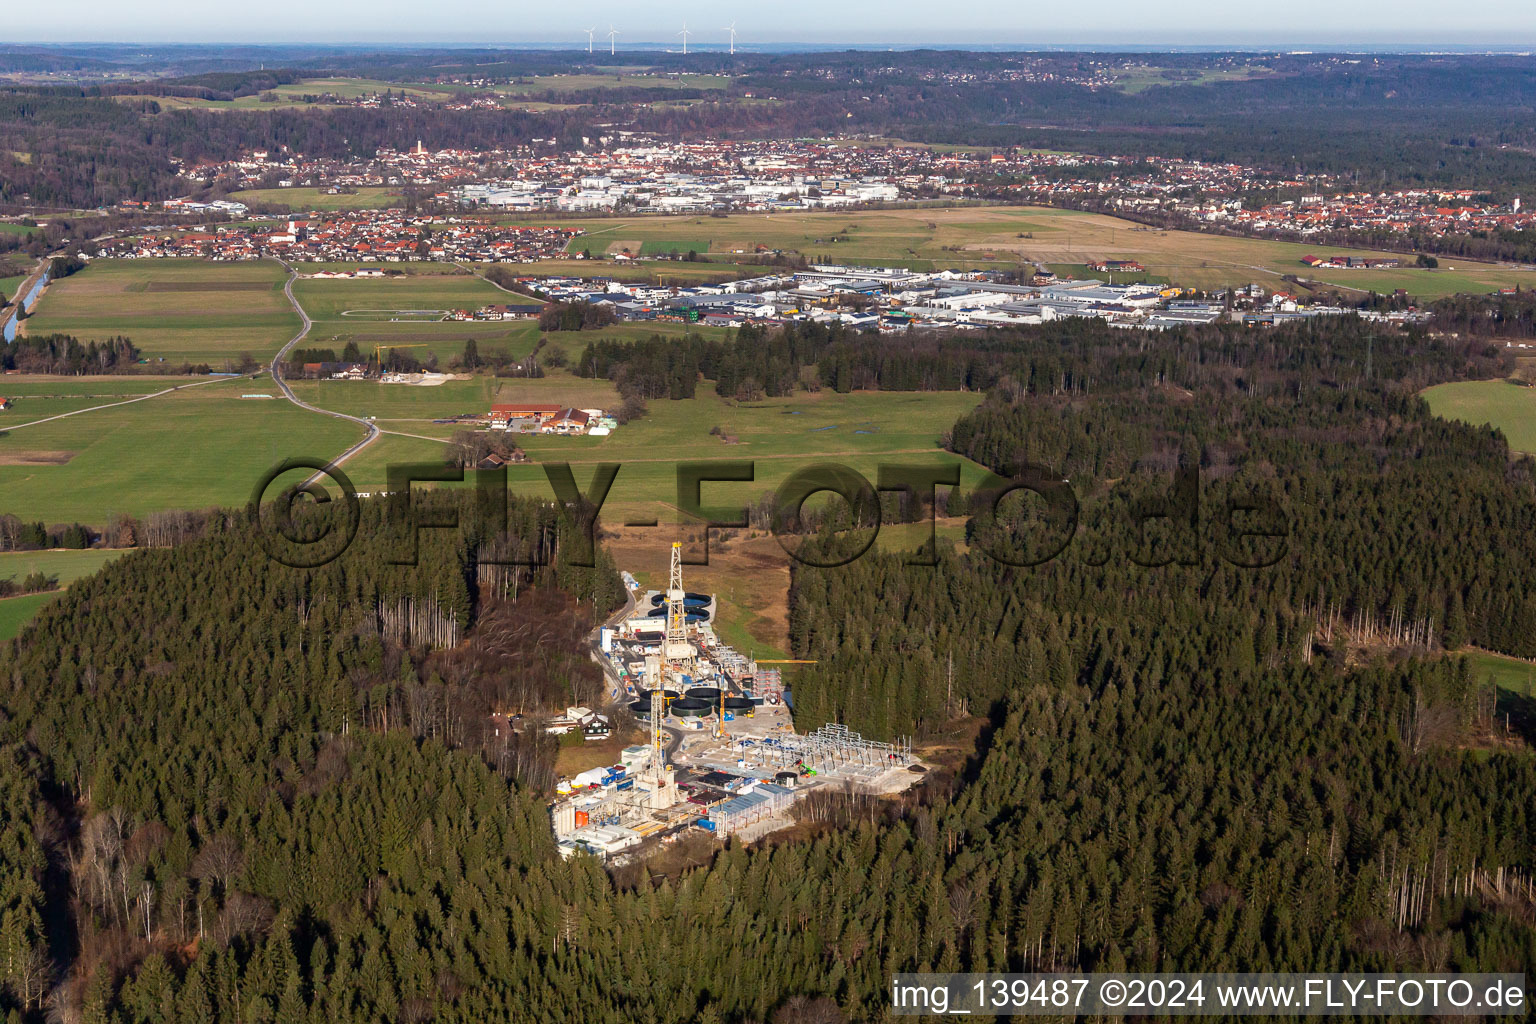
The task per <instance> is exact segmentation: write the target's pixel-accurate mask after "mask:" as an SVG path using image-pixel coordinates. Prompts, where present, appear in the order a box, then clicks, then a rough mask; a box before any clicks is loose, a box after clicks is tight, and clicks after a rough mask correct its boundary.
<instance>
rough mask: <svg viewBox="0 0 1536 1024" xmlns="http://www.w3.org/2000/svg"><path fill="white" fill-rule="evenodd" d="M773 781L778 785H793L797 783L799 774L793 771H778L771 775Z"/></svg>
mask: <svg viewBox="0 0 1536 1024" xmlns="http://www.w3.org/2000/svg"><path fill="white" fill-rule="evenodd" d="M773 781H774V782H775V783H777V784H778V785H780V786H793V785H796V784H797V783H799V781H800V776H799V775H798V774H797V773H795V772H779V773H778V774H776V775H775V776H774V777H773Z"/></svg>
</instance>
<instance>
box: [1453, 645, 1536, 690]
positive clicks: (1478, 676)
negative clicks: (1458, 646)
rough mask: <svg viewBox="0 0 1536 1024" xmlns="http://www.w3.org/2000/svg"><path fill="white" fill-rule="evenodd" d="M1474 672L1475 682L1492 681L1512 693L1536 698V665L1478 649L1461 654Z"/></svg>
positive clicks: (1473, 678)
mask: <svg viewBox="0 0 1536 1024" xmlns="http://www.w3.org/2000/svg"><path fill="white" fill-rule="evenodd" d="M1460 653H1461V654H1462V655H1464V656H1465V657H1466V659H1467V662H1468V667H1469V668H1470V669H1471V670H1472V680H1473V682H1478V683H1481V682H1486V681H1488V680H1492V682H1493V685H1494V686H1497V687H1498V688H1499V689H1501V690H1508V691H1509V692H1510V693H1515V694H1521V695H1523V696H1526V697H1536V664H1533V663H1532V662H1529V661H1522V660H1520V659H1519V658H1509V657H1505V656H1504V655H1502V654H1493V653H1490V652H1488V651H1481V650H1476V649H1471V650H1466V651H1462V652H1460Z"/></svg>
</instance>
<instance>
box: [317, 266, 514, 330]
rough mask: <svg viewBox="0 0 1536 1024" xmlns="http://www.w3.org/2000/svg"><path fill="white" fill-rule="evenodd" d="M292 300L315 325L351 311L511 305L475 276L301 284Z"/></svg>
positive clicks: (393, 278) (509, 299)
mask: <svg viewBox="0 0 1536 1024" xmlns="http://www.w3.org/2000/svg"><path fill="white" fill-rule="evenodd" d="M293 295H294V298H296V299H298V300H299V304H300V305H301V306H303V307H304V311H305V312H306V313H308V314H309V315H310V317H311V318H313V319H315V320H341V319H343V316H342V314H343V313H347V312H349V311H350V312H352V313H354V314H355V313H357V312H359V311H367V310H375V311H389V310H406V309H410V310H450V309H470V310H473V309H478V308H480V307H481V306H488V305H490V304H492V303H497V302H510V301H513V298H512V297H511V296H508V295H507V293H506V292H504V291H502V290H501V289H500V288H497V287H496V286H495V285H493V284H491V283H490V282H489V281H482V280H481V279H480V278H478V277H475V276H473V275H471V274H455V275H451V276H450V275H443V274H432V275H427V274H423V275H404V276H401V277H375V278H358V279H353V280H339V281H338V280H320V281H316V280H306V279H302V278H301V279H300V280H298V281H295V282H294V285H293ZM519 301H524V302H526V301H527V300H526V299H519ZM354 318H355V317H347V318H345V319H354Z"/></svg>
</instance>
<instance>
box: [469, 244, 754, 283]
mask: <svg viewBox="0 0 1536 1024" xmlns="http://www.w3.org/2000/svg"><path fill="white" fill-rule="evenodd" d="M608 244H609V243H608V242H606V241H602V240H596V241H593V242H592V243H590V246H591V248H592V252H593V255H594V256H600V255H602V253H603V252H605V251H606V250H607V248H608ZM587 247H588V245H587V244H586V243H584V242H583V240H582V236H580V235H578V236H576V238H574V239H572V240H571V244H570V246H569V247H568V251H569V252H573V253H579V252H581V251H582V250H583V249H584V248H587ZM684 251H685V252H686V251H687V250H684ZM496 265H497V266H500V267H502V268H503V269H505V270H509V271H511V272H512V273H514V274H519V275H527V276H531V277H562V276H564V277H583V278H585V277H608V278H612V279H614V280H615V281H645V282H648V283H650V284H678V285H680V284H686V283H689V282H700V281H705V282H708V281H730V280H734V279H735V278H738V277H741V276H743V274H746V273H752V272H754V271H756V269H757V268H755V267H754V268H750V269H748V268H743V267H739V266H735V265H727V264H724V263H678V262H676V261H674V260H633V261H631V260H622V261H614V260H602V259H591V260H580V259H569V260H540V261H539V262H537V263H500V264H496ZM489 266H490V264H481V265H480V269H481V270H485V269H488V268H489ZM761 272H762V273H767V272H768V269H766V268H765V269H764V270H763V271H761Z"/></svg>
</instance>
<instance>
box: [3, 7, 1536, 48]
mask: <svg viewBox="0 0 1536 1024" xmlns="http://www.w3.org/2000/svg"><path fill="white" fill-rule="evenodd" d="M7 7H8V10H7V12H6V14H5V18H4V22H5V33H4V35H5V38H6V39H8V40H9V41H13V42H23V41H27V42H41V41H53V42H83V41H103V42H127V41H134V42H244V43H262V42H333V43H370V42H388V43H406V44H409V43H441V42H462V43H482V44H487V45H493V44H519V43H534V42H545V43H556V44H561V45H576V44H577V43H578V41H579V42H580V44H581V45H583V46H584V45H585V38H586V37H585V32H584V30H585V29H586V28H587V27H588V26H589V25H597V26H599V27H600V29H601V31H602V32H604V33H606V31H607V27H608V25H609V24H610V23H612V24H613V25H614V26H615V27H616V28H617V29H618V30H619V33H620V35H619V44H620V46H622V45H623V43H624V41H625V40H629V41H631V42H639V41H651V42H656V41H665V40H669V39H671V38H673V34H674V33H675V32H676V31H677V30H678V28H680V27H681V25H682V22H683V21H684V20H685V19H686V20H687V22H688V25H689V28H690V29H691V30H692V31H693V32H694V35H693V36H692V37H691V44H697V43H704V44H715V43H720V42H723V41H724V39H725V34H724V32H723V31H722V28H721V27H722V26H724V25H726V24H728V23H730V22H731V21H732V20H735V21H736V23H737V30H738V32H739V36H738V38H739V40H740V41H741V42H743V43H751V42H758V43H768V42H815V43H842V42H846V43H880V42H891V43H902V44H912V43H921V42H934V43H966V42H972V43H989V44H999V43H1018V44H1021V45H1028V44H1030V43H1038V44H1062V43H1074V42H1082V43H1107V44H1127V43H1132V44H1134V43H1147V44H1158V43H1178V42H1187V43H1191V44H1209V43H1220V42H1232V43H1240V44H1244V45H1248V46H1253V45H1272V46H1275V47H1292V46H1296V45H1300V44H1304V43H1308V42H1317V43H1341V42H1346V43H1375V44H1383V43H1405V44H1413V45H1415V46H1419V47H1423V46H1433V45H1434V44H1435V43H1446V44H1469V43H1470V44H1486V45H1488V46H1490V47H1497V48H1500V49H1508V48H1523V47H1524V46H1525V45H1527V44H1530V45H1532V46H1536V0H1459V2H1457V3H1446V2H1445V0H1287V2H1285V3H1280V4H1249V3H1234V2H1232V0H1161V2H1153V3H1145V2H1143V3H1123V2H1114V0H1109V2H1101V3H1092V4H1082V3H1042V2H1039V0H1034V2H1018V0H1012V2H1008V0H971V2H969V3H964V4H948V3H933V2H931V0H886V2H881V3H876V2H870V0H845V2H842V3H835V2H827V0H774V2H772V3H761V2H759V3H736V4H729V3H722V2H718V0H717V2H702V0H639V2H635V0H607V2H591V0H573V2H568V3H567V2H560V3H529V2H523V3H505V2H503V3H486V2H483V0H471V2H461V3H423V2H422V0H304V2H299V0H258V2H256V3H216V2H215V3H210V2H208V0H138V2H134V3H124V2H123V0H72V2H71V3H67V4H61V5H59V6H57V7H55V6H53V5H52V4H47V3H37V2H36V0H30V2H29V0H17V2H16V3H14V4H7Z"/></svg>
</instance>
